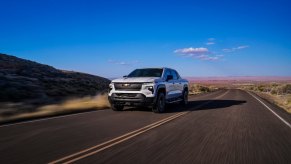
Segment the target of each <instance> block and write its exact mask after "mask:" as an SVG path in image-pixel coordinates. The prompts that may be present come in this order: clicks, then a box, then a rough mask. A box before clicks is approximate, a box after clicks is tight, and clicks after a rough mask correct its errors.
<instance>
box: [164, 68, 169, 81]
mask: <svg viewBox="0 0 291 164" xmlns="http://www.w3.org/2000/svg"><path fill="white" fill-rule="evenodd" d="M168 75H171V72H170V70H168V69H166V72H165V76H164V77H165V79H166V78H167V77H168Z"/></svg>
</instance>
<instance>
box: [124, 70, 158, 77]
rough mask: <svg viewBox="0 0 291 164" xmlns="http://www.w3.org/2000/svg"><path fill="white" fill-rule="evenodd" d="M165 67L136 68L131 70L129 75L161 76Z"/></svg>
mask: <svg viewBox="0 0 291 164" xmlns="http://www.w3.org/2000/svg"><path fill="white" fill-rule="evenodd" d="M162 74H163V69H155V68H154V69H153V68H148V69H136V70H134V71H133V72H131V73H130V74H129V75H128V76H127V77H161V76H162Z"/></svg>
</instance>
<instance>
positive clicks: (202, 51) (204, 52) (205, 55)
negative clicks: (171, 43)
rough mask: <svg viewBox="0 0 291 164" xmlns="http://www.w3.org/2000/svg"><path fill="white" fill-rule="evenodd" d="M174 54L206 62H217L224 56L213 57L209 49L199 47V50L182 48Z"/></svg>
mask: <svg viewBox="0 0 291 164" xmlns="http://www.w3.org/2000/svg"><path fill="white" fill-rule="evenodd" d="M174 53H176V54H178V55H179V56H182V57H192V58H194V59H199V60H204V61H216V60H219V59H220V58H222V57H223V56H218V55H216V56H211V55H210V54H212V52H210V51H209V50H208V49H207V48H204V47H199V48H193V47H189V48H182V49H177V50H175V51H174Z"/></svg>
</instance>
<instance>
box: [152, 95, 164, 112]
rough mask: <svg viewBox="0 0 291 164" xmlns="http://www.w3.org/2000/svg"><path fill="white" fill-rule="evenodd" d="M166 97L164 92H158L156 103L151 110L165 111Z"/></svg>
mask: <svg viewBox="0 0 291 164" xmlns="http://www.w3.org/2000/svg"><path fill="white" fill-rule="evenodd" d="M165 106H166V98H165V94H164V93H159V94H158V97H157V100H156V103H155V105H154V106H153V108H152V111H153V112H155V113H163V112H164V111H165Z"/></svg>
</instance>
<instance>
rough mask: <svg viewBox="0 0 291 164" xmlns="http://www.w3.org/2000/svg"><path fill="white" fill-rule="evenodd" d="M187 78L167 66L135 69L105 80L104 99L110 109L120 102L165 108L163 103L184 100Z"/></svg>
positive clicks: (120, 105) (157, 109) (118, 108)
mask: <svg viewBox="0 0 291 164" xmlns="http://www.w3.org/2000/svg"><path fill="white" fill-rule="evenodd" d="M188 88H189V82H188V81H187V80H185V79H182V78H181V76H180V75H179V74H178V72H177V71H176V70H174V69H171V68H142V69H136V70H134V71H133V72H131V73H130V74H129V75H127V76H123V78H119V79H115V80H112V82H111V83H110V84H109V93H108V100H109V102H110V104H111V108H112V110H114V111H121V110H123V108H124V106H147V107H151V109H152V111H153V112H155V113H162V112H164V111H165V108H166V104H171V103H180V104H182V105H184V106H186V105H187V104H188Z"/></svg>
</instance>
